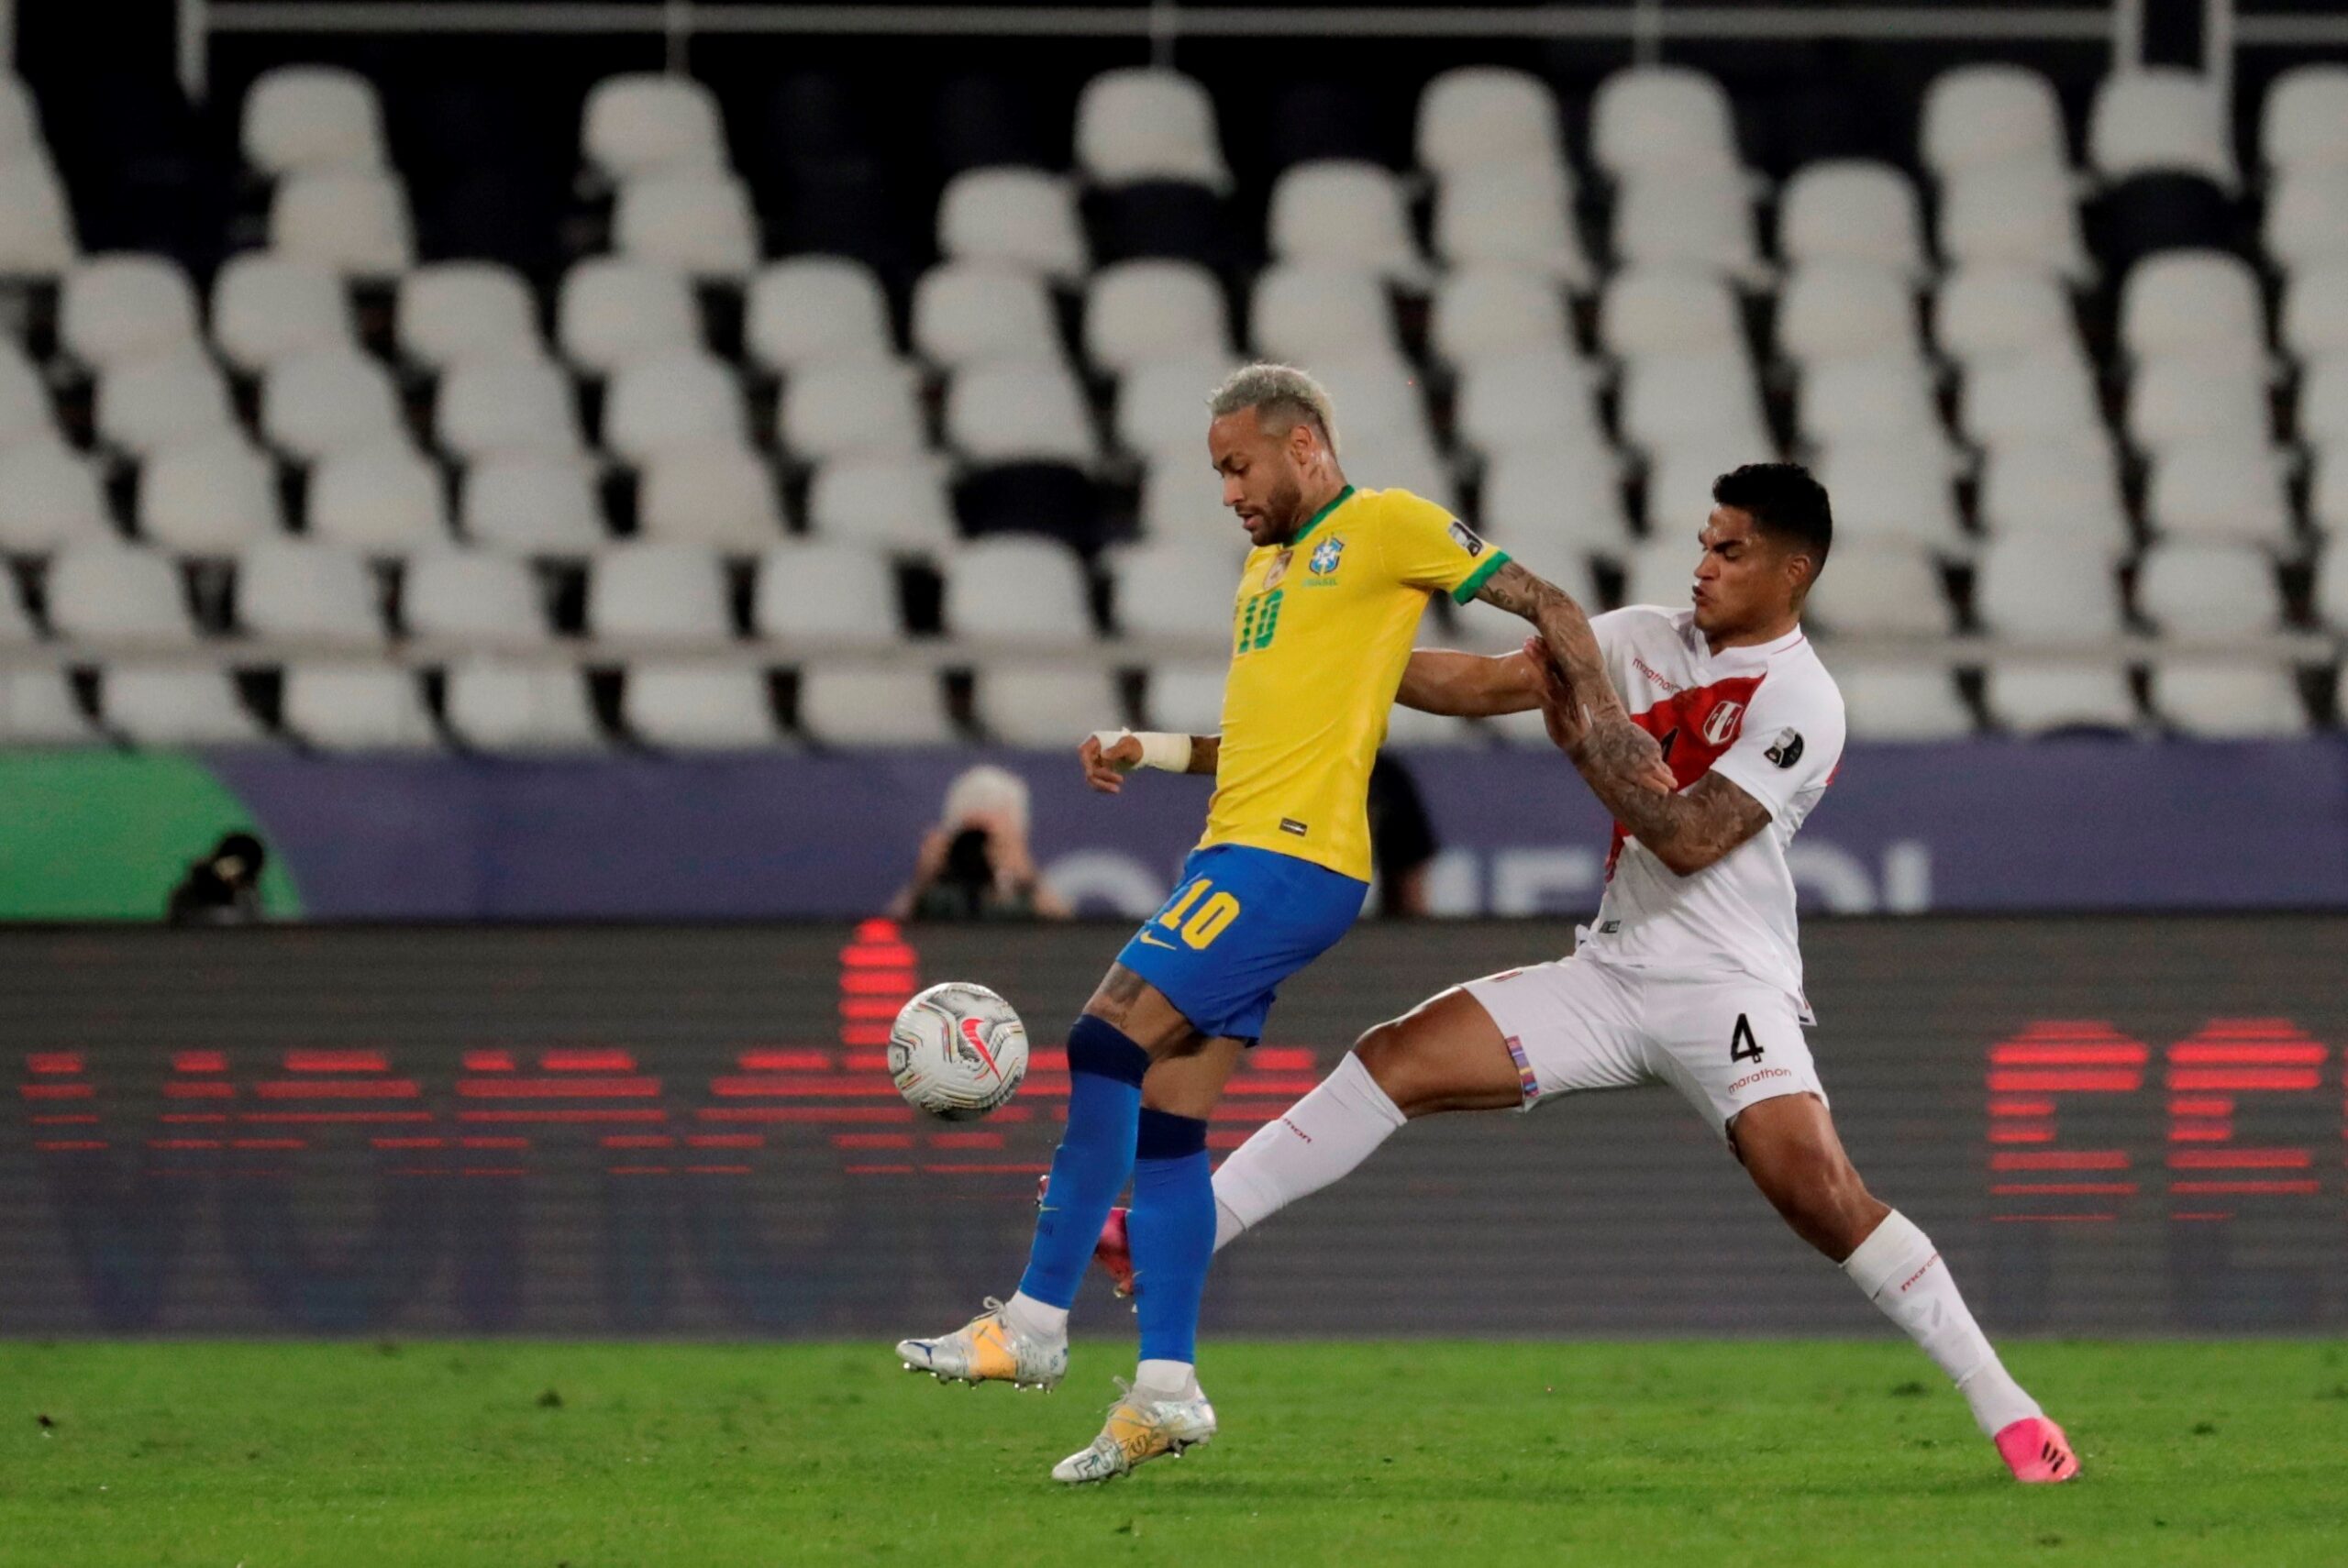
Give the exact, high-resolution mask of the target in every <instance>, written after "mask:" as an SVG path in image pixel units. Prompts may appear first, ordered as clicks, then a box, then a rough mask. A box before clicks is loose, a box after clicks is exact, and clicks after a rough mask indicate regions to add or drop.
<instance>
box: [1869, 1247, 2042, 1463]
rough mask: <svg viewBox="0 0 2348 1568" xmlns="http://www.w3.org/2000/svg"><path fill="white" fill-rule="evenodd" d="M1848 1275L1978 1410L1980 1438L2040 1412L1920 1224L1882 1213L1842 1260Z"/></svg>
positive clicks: (1975, 1418)
mask: <svg viewBox="0 0 2348 1568" xmlns="http://www.w3.org/2000/svg"><path fill="white" fill-rule="evenodd" d="M1843 1272H1844V1274H1846V1275H1850V1276H1851V1283H1852V1284H1854V1285H1855V1286H1858V1287H1859V1291H1860V1293H1861V1294H1862V1295H1864V1296H1865V1297H1866V1298H1867V1299H1868V1300H1870V1301H1872V1302H1874V1303H1875V1304H1876V1305H1877V1307H1880V1308H1882V1309H1883V1315H1884V1316H1885V1317H1887V1318H1889V1319H1890V1320H1892V1321H1893V1322H1895V1323H1897V1324H1899V1326H1900V1328H1901V1329H1902V1330H1904V1331H1906V1332H1907V1335H1908V1337H1909V1338H1910V1339H1911V1340H1913V1341H1915V1342H1916V1343H1917V1344H1918V1345H1920V1346H1922V1348H1923V1352H1924V1353H1925V1354H1926V1355H1928V1356H1931V1357H1932V1358H1933V1362H1934V1363H1935V1364H1937V1365H1938V1366H1939V1367H1940V1369H1941V1370H1942V1371H1943V1372H1945V1373H1947V1374H1948V1375H1949V1378H1950V1380H1951V1381H1952V1382H1954V1383H1955V1385H1956V1389H1957V1392H1958V1393H1960V1394H1962V1395H1964V1396H1965V1402H1966V1404H1967V1405H1970V1406H1971V1407H1972V1408H1973V1419H1974V1421H1975V1423H1976V1424H1977V1425H1978V1426H1979V1427H1980V1429H1981V1430H1982V1433H1983V1435H1985V1436H1988V1437H1995V1436H1996V1435H1997V1434H1998V1433H1999V1431H2001V1430H2004V1429H2005V1428H2007V1427H2010V1426H2011V1425H2012V1424H2013V1423H2014V1422H2016V1421H2019V1420H2021V1419H2024V1418H2026V1417H2030V1416H2036V1415H2041V1414H2043V1411H2041V1410H2040V1409H2039V1408H2038V1401H2037V1400H2035V1399H2032V1397H2030V1396H2029V1395H2028V1394H2025V1393H2024V1392H2022V1387H2021V1384H2019V1383H2016V1382H2015V1381H2014V1380H2013V1377H2012V1375H2010V1374H2009V1373H2008V1372H2007V1371H2006V1368H2005V1364H2004V1363H2003V1362H2000V1361H1999V1359H1998V1353H1997V1352H1996V1351H1995V1350H1993V1349H1991V1348H1990V1345H1989V1340H1988V1336H1987V1335H1986V1334H1984V1333H1982V1331H1981V1326H1980V1325H1979V1324H1978V1323H1976V1322H1975V1321H1974V1320H1973V1314H1972V1313H1971V1312H1969V1311H1967V1310H1966V1306H1965V1297H1963V1296H1961V1295H1959V1294H1957V1289H1956V1281H1955V1279H1954V1278H1953V1277H1951V1276H1950V1274H1949V1272H1948V1264H1945V1263H1944V1262H1942V1261H1941V1254H1940V1252H1939V1250H1938V1249H1937V1248H1935V1247H1934V1246H1933V1242H1932V1238H1931V1237H1929V1236H1927V1235H1925V1234H1924V1232H1923V1231H1921V1230H1919V1229H1917V1227H1916V1223H1915V1221H1913V1220H1910V1219H1909V1218H1908V1217H1907V1216H1906V1215H1904V1214H1902V1213H1900V1212H1899V1211H1898V1210H1897V1209H1894V1210H1893V1211H1892V1212H1891V1213H1889V1214H1887V1215H1885V1216H1884V1217H1883V1222H1882V1223H1881V1224H1879V1225H1877V1227H1876V1228H1875V1229H1874V1230H1873V1231H1870V1232H1869V1233H1868V1235H1867V1239H1866V1241H1864V1242H1860V1243H1859V1245H1858V1249H1857V1250H1856V1251H1855V1252H1854V1253H1852V1254H1851V1255H1850V1256H1849V1257H1848V1258H1845V1259H1844V1261H1843Z"/></svg>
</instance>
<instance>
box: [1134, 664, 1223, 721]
mask: <svg viewBox="0 0 2348 1568" xmlns="http://www.w3.org/2000/svg"><path fill="white" fill-rule="evenodd" d="M1227 672H1228V667H1227V666H1225V665H1221V664H1206V663H1200V664H1153V665H1152V666H1150V668H1149V689H1148V691H1147V693H1146V696H1145V697H1144V699H1143V705H1144V707H1145V708H1146V710H1147V712H1146V713H1145V715H1144V722H1145V723H1149V724H1152V725H1154V726H1156V727H1157V728H1158V729H1161V730H1167V731H1170V732H1171V733H1173V734H1183V735H1211V734H1219V733H1221V731H1222V729H1223V686H1224V676H1225V674H1226V673H1227Z"/></svg>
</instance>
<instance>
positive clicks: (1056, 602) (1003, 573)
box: [944, 538, 1093, 646]
mask: <svg viewBox="0 0 2348 1568" xmlns="http://www.w3.org/2000/svg"><path fill="white" fill-rule="evenodd" d="M944 609H945V621H946V626H947V630H948V631H950V632H951V633H953V634H954V635H956V636H958V637H965V638H975V639H980V640H983V641H986V642H993V643H1014V642H1015V643H1025V644H1033V645H1036V646H1054V645H1060V646H1065V645H1069V644H1083V643H1090V642H1091V641H1092V640H1093V629H1092V604H1091V591H1089V590H1088V589H1087V587H1086V585H1085V581H1084V569H1083V567H1082V565H1081V564H1080V562H1079V561H1078V559H1077V558H1076V556H1075V554H1074V552H1072V551H1070V550H1069V549H1068V547H1065V546H1062V545H1056V544H1053V543H1050V542H1049V541H1047V540H1043V539H1016V538H997V539H980V540H978V541H976V542H975V543H972V544H969V545H965V546H963V547H961V548H960V549H959V550H957V551H956V552H955V553H954V554H953V555H951V556H949V557H947V561H946V597H945V605H944Z"/></svg>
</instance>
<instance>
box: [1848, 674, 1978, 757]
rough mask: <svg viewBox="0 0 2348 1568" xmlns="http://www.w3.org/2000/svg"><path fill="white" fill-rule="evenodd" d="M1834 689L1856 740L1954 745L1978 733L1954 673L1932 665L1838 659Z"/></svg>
mask: <svg viewBox="0 0 2348 1568" xmlns="http://www.w3.org/2000/svg"><path fill="white" fill-rule="evenodd" d="M1834 684H1835V685H1836V686H1837V687H1839V688H1841V690H1842V693H1843V711H1844V716H1845V722H1846V723H1848V725H1849V727H1850V734H1851V738H1852V739H1853V740H1864V741H1948V740H1961V739H1963V738H1964V737H1966V735H1969V734H1972V733H1973V715H1972V713H1971V712H1968V711H1967V710H1966V706H1965V699H1964V698H1963V697H1961V696H1960V695H1958V693H1957V690H1956V682H1955V679H1952V678H1951V677H1950V675H1949V672H1948V671H1947V670H1945V669H1942V668H1937V667H1935V666H1932V665H1914V664H1888V663H1871V662H1861V661H1857V660H1853V659H1850V658H1848V657H1845V658H1842V659H1838V660H1837V661H1836V663H1835V666H1834Z"/></svg>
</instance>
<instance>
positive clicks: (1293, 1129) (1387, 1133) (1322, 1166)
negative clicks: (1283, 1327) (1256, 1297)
mask: <svg viewBox="0 0 2348 1568" xmlns="http://www.w3.org/2000/svg"><path fill="white" fill-rule="evenodd" d="M1406 1120H1407V1118H1405V1117H1404V1116H1403V1114H1402V1113H1401V1110H1398V1109H1396V1107H1395V1104H1394V1102H1393V1101H1392V1100H1391V1099H1388V1098H1387V1095H1386V1091H1385V1090H1384V1089H1382V1088H1379V1087H1378V1080H1377V1079H1376V1078H1373V1077H1370V1076H1369V1069H1368V1067H1365V1066H1362V1065H1361V1058H1360V1057H1359V1056H1357V1055H1354V1054H1353V1053H1351V1052H1347V1053H1346V1059H1345V1060H1344V1061H1342V1062H1340V1063H1338V1064H1337V1070H1336V1071H1335V1072H1333V1073H1331V1074H1330V1075H1329V1076H1328V1077H1325V1078H1324V1079H1322V1080H1321V1082H1320V1084H1319V1086H1318V1087H1317V1088H1314V1089H1313V1091H1312V1093H1311V1094H1308V1095H1306V1096H1305V1097H1304V1098H1303V1099H1300V1100H1298V1101H1297V1102H1296V1103H1295V1104H1294V1105H1292V1106H1290V1107H1289V1108H1288V1110H1287V1112H1286V1113H1285V1114H1283V1115H1280V1116H1276V1117H1274V1118H1273V1119H1272V1120H1271V1121H1267V1122H1266V1123H1264V1125H1263V1126H1261V1127H1258V1128H1257V1129H1256V1135H1255V1136H1254V1137H1252V1138H1250V1139H1248V1140H1247V1142H1246V1143H1242V1144H1241V1145H1240V1146H1239V1147H1238V1148H1237V1149H1236V1150H1235V1151H1234V1152H1233V1154H1232V1156H1231V1157H1230V1158H1229V1159H1227V1160H1225V1161H1224V1162H1223V1164H1222V1165H1221V1166H1220V1167H1219V1168H1217V1170H1216V1171H1215V1173H1214V1244H1215V1250H1216V1251H1218V1252H1220V1251H1221V1250H1222V1249H1223V1248H1224V1246H1225V1245H1226V1244H1227V1243H1229V1242H1231V1241H1232V1240H1233V1239H1234V1238H1235V1237H1236V1236H1238V1235H1239V1234H1240V1232H1241V1231H1246V1230H1248V1229H1250V1228H1251V1227H1254V1226H1256V1225H1259V1224H1261V1223H1263V1221H1264V1220H1268V1219H1269V1218H1270V1217H1271V1216H1273V1215H1274V1214H1277V1213H1279V1211H1280V1210H1281V1209H1285V1208H1287V1207H1288V1206H1289V1205H1290V1204H1291V1203H1294V1202H1295V1201H1296V1200H1297V1199H1298V1198H1304V1197H1308V1196H1310V1195H1311V1194H1312V1193H1316V1192H1318V1191H1320V1190H1321V1189H1322V1188H1323V1187H1326V1186H1328V1185H1329V1184H1330V1183H1331V1182H1333V1181H1335V1180H1336V1179H1337V1178H1338V1177H1340V1176H1344V1175H1346V1173H1347V1172H1349V1171H1351V1170H1352V1169H1353V1168H1354V1167H1355V1166H1356V1165H1359V1164H1361V1163H1362V1162H1363V1161H1364V1160H1366V1159H1368V1158H1369V1156H1370V1155H1371V1154H1372V1153H1374V1152H1375V1151H1376V1150H1377V1148H1378V1146H1379V1144H1380V1143H1384V1142H1386V1140H1387V1139H1388V1138H1390V1137H1391V1136H1393V1134H1394V1132H1395V1130H1396V1129H1397V1128H1399V1127H1401V1125H1402V1123H1403V1122H1404V1121H1406Z"/></svg>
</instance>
